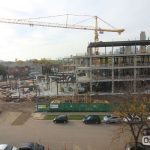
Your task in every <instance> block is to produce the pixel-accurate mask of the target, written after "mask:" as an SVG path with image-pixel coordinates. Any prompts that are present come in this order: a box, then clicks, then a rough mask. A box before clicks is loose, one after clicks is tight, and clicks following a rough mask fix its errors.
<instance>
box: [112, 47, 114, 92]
mask: <svg viewBox="0 0 150 150" xmlns="http://www.w3.org/2000/svg"><path fill="white" fill-rule="evenodd" d="M112 93H114V56H113V47H112Z"/></svg>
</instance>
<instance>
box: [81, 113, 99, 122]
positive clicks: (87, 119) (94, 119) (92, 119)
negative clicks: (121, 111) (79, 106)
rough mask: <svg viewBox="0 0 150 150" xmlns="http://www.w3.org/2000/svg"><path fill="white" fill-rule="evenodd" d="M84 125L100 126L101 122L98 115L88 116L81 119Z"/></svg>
mask: <svg viewBox="0 0 150 150" xmlns="http://www.w3.org/2000/svg"><path fill="white" fill-rule="evenodd" d="M83 123H85V124H100V123H101V120H100V117H99V116H98V115H88V116H86V117H85V118H84V119H83Z"/></svg>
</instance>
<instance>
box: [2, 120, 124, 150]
mask: <svg viewBox="0 0 150 150" xmlns="http://www.w3.org/2000/svg"><path fill="white" fill-rule="evenodd" d="M119 128H120V126H119V125H106V124H100V125H85V124H83V123H82V122H81V121H70V122H69V123H68V124H54V123H53V122H52V121H48V120H34V119H32V118H30V119H28V120H27V121H26V122H25V123H24V124H23V125H12V124H10V123H9V121H8V122H5V121H4V122H1V123H0V142H1V143H9V144H13V145H15V146H19V144H20V143H25V142H29V141H33V142H38V143H41V144H44V145H45V147H46V149H48V148H49V150H122V149H124V141H123V140H113V139H115V137H116V134H117V131H118V129H119Z"/></svg>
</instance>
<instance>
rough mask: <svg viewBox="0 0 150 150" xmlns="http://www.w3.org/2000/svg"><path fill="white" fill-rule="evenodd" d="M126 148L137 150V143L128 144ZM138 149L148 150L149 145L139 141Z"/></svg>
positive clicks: (127, 149) (126, 149)
mask: <svg viewBox="0 0 150 150" xmlns="http://www.w3.org/2000/svg"><path fill="white" fill-rule="evenodd" d="M125 150H135V143H128V144H126V146H125ZM137 150H147V147H146V146H144V145H143V144H142V143H137Z"/></svg>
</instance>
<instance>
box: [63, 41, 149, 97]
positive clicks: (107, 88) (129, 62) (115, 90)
mask: <svg viewBox="0 0 150 150" xmlns="http://www.w3.org/2000/svg"><path fill="white" fill-rule="evenodd" d="M70 71H74V73H75V75H76V88H75V93H76V94H85V93H88V94H89V95H117V94H123V93H124V92H125V91H127V90H130V92H131V93H135V94H136V93H139V92H140V93H150V40H137V41H114V42H94V43H90V44H89V45H88V48H87V53H86V54H85V55H83V56H81V55H80V56H72V57H71V58H65V59H64V72H70Z"/></svg>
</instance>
